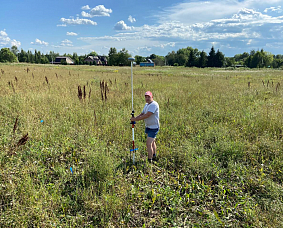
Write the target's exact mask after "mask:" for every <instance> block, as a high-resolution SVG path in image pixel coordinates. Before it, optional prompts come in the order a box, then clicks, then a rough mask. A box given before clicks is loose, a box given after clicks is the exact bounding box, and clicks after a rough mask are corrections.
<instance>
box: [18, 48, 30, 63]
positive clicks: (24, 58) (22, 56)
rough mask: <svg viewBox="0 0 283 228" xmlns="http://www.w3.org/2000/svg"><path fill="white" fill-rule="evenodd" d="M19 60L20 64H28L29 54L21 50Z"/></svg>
mask: <svg viewBox="0 0 283 228" xmlns="http://www.w3.org/2000/svg"><path fill="white" fill-rule="evenodd" d="M18 59H19V62H27V60H28V56H27V53H26V52H25V51H24V50H23V49H21V52H20V53H19V54H18Z"/></svg>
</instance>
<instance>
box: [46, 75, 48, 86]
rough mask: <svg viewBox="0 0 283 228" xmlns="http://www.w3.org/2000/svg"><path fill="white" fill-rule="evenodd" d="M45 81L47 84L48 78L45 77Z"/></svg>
mask: <svg viewBox="0 0 283 228" xmlns="http://www.w3.org/2000/svg"><path fill="white" fill-rule="evenodd" d="M45 81H46V83H47V84H48V78H47V77H46V76H45Z"/></svg>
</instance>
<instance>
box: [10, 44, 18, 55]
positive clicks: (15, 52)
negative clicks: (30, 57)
mask: <svg viewBox="0 0 283 228" xmlns="http://www.w3.org/2000/svg"><path fill="white" fill-rule="evenodd" d="M11 52H13V53H14V55H15V56H17V55H18V53H19V49H18V47H17V46H15V45H13V46H12V47H11Z"/></svg>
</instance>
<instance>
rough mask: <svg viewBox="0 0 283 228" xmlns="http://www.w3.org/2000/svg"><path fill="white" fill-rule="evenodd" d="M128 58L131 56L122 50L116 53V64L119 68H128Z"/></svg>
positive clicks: (129, 63)
mask: <svg viewBox="0 0 283 228" xmlns="http://www.w3.org/2000/svg"><path fill="white" fill-rule="evenodd" d="M129 57H131V55H130V54H129V53H128V51H127V50H126V49H125V48H123V49H122V50H121V51H119V52H118V64H119V65H121V66H130V65H131V62H130V61H129V60H128V58H129Z"/></svg>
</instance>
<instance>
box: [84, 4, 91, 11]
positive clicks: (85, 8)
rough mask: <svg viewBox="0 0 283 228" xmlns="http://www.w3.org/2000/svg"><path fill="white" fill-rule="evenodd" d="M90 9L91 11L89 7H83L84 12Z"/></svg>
mask: <svg viewBox="0 0 283 228" xmlns="http://www.w3.org/2000/svg"><path fill="white" fill-rule="evenodd" d="M89 9H90V7H89V5H86V6H83V7H82V10H89Z"/></svg>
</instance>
